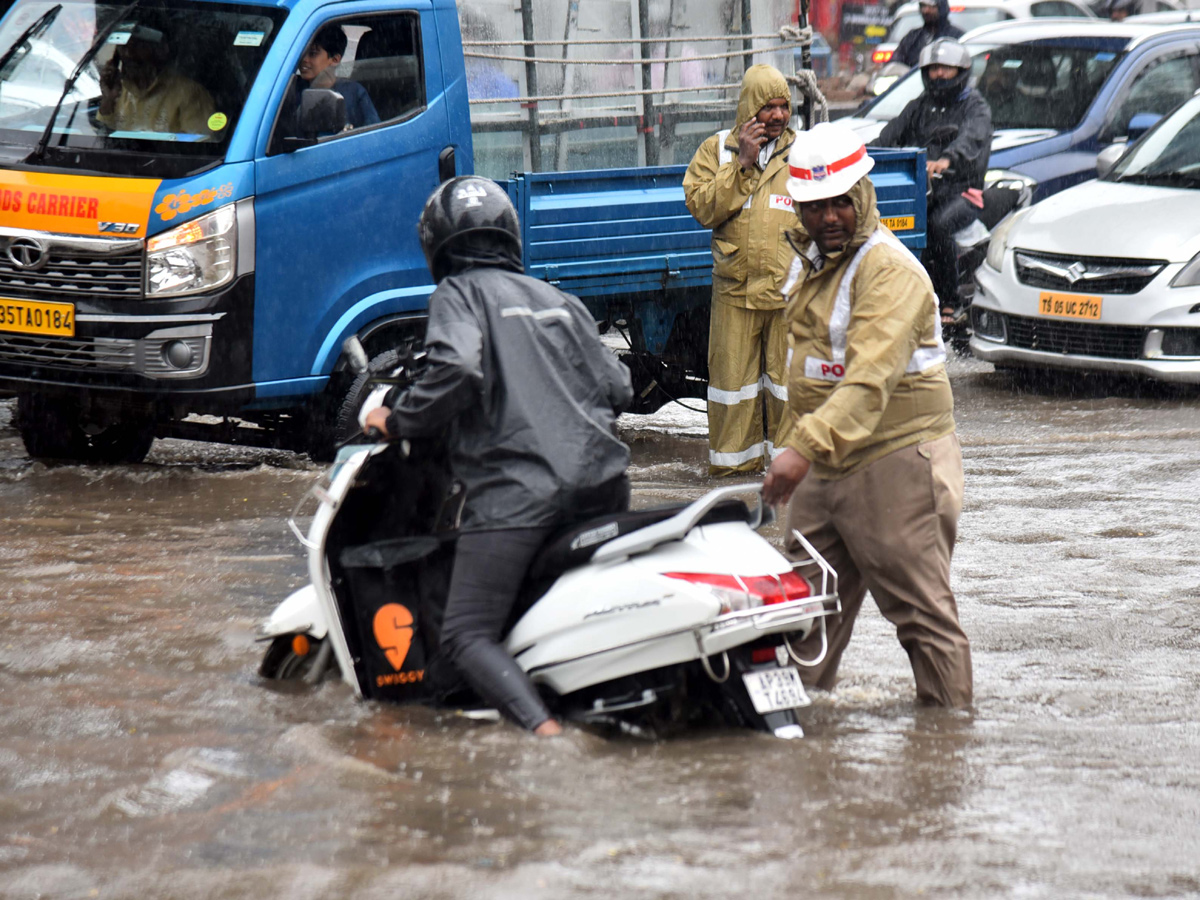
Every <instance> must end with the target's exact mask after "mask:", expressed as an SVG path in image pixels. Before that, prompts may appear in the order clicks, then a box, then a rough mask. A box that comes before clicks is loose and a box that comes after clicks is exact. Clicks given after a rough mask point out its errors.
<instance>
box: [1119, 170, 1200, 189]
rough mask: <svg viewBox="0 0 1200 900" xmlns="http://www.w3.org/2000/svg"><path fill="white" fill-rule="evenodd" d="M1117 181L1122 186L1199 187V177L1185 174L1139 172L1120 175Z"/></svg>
mask: <svg viewBox="0 0 1200 900" xmlns="http://www.w3.org/2000/svg"><path fill="white" fill-rule="evenodd" d="M1117 181H1119V182H1121V183H1123V184H1149V185H1156V186H1158V187H1200V175H1189V174H1188V173H1186V172H1139V173H1137V174H1134V175H1122V176H1120V177H1119V178H1117Z"/></svg>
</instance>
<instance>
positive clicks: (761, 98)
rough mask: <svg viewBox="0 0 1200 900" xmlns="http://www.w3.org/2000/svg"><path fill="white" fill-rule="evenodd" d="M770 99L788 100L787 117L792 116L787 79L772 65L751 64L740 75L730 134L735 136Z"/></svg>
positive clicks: (790, 93)
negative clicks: (734, 114) (739, 85)
mask: <svg viewBox="0 0 1200 900" xmlns="http://www.w3.org/2000/svg"><path fill="white" fill-rule="evenodd" d="M772 100H786V101H787V102H788V118H789V119H790V118H791V116H792V89H791V88H790V87H788V83H787V79H786V78H784V77H783V73H782V72H780V71H779V70H778V69H777V68H775V67H774V66H766V65H760V66H751V67H750V68H748V69H747V70H746V74H745V75H744V76H742V93H741V94H740V95H739V96H738V106H737V121H736V122H735V123H734V125H733V131H732V132H730V135H731V136H735V140H736V135H737V133H738V131H739V130H740V129H741V127H742V125H744V124H745V123H746V122H748V121H749V120H750V119H753V118H754V117H755V116H757V115H758V111H759V110H760V109H762V108H763V107H764V106H766V105H767V104H768V103H769V102H771V101H772Z"/></svg>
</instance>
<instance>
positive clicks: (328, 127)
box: [283, 88, 346, 151]
mask: <svg viewBox="0 0 1200 900" xmlns="http://www.w3.org/2000/svg"><path fill="white" fill-rule="evenodd" d="M345 128H346V98H345V97H343V96H342V95H341V94H339V93H338V92H337V91H330V90H323V89H321V88H309V89H308V90H306V91H304V92H303V93H302V94H301V95H300V109H299V111H298V112H297V114H296V132H297V133H296V134H295V135H294V136H288V137H285V138H284V139H283V149H284V150H287V151H291V150H299V149H300V148H301V147H311V146H312V145H313V144H315V143H316V142H317V139H318V138H321V137H325V136H326V135H330V134H337V133H338V132H339V131H344V130H345Z"/></svg>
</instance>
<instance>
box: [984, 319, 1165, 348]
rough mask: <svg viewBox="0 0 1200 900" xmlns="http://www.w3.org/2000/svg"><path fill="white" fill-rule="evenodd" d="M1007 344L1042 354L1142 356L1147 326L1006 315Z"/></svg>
mask: <svg viewBox="0 0 1200 900" xmlns="http://www.w3.org/2000/svg"><path fill="white" fill-rule="evenodd" d="M1006 318H1007V325H1008V343H1009V345H1010V346H1013V347H1023V348H1024V349H1026V350H1039V351H1041V352H1042V353H1069V354H1072V355H1075V356H1099V357H1102V358H1105V359H1141V358H1142V353H1143V348H1144V347H1145V345H1146V329H1145V328H1138V327H1135V326H1130V325H1093V324H1091V323H1089V322H1061V321H1057V320H1051V319H1030V318H1026V317H1024V316H1007V317H1006Z"/></svg>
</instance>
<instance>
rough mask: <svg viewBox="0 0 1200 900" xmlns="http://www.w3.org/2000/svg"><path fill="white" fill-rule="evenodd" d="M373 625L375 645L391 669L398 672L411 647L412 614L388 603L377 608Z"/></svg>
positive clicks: (406, 608)
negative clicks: (377, 645)
mask: <svg viewBox="0 0 1200 900" xmlns="http://www.w3.org/2000/svg"><path fill="white" fill-rule="evenodd" d="M373 624H374V630H375V641H376V643H378V644H379V648H380V649H381V650H382V651H383V654H384V656H386V657H387V660H388V662H390V663H391V664H392V668H393V669H395V670H396V671H397V672H399V671H400V667H401V666H403V665H404V659H405V657H407V656H408V648H409V647H411V646H412V639H413V628H412V624H413V617H412V613H411V612H409V611H408V607H405V606H401V605H400V604H399V603H388V604H386V605H384V606H381V607H379V611H378V612H376V613H375V621H374V623H373Z"/></svg>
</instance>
